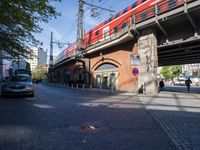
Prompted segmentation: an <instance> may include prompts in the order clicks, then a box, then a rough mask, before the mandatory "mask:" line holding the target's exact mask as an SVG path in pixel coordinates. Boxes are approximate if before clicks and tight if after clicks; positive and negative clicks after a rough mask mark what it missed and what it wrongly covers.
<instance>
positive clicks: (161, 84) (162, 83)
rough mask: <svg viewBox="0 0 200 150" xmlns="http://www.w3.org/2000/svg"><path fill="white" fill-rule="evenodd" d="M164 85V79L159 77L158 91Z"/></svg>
mask: <svg viewBox="0 0 200 150" xmlns="http://www.w3.org/2000/svg"><path fill="white" fill-rule="evenodd" d="M164 86H165V83H164V80H163V79H161V80H160V82H159V88H160V91H162V90H163V88H164Z"/></svg>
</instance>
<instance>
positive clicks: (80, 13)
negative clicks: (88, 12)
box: [76, 0, 115, 56]
mask: <svg viewBox="0 0 200 150" xmlns="http://www.w3.org/2000/svg"><path fill="white" fill-rule="evenodd" d="M84 4H85V5H88V6H90V7H92V8H93V9H94V8H96V9H101V10H106V11H109V12H115V11H113V10H111V9H107V8H103V7H100V6H97V5H93V4H90V3H87V2H85V1H84V0H79V8H78V19H77V50H76V56H79V55H80V51H81V49H82V43H83V31H84V29H83V18H84V10H83V5H84ZM94 13H95V12H94ZM92 16H96V15H94V14H93V15H92Z"/></svg>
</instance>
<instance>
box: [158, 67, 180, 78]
mask: <svg viewBox="0 0 200 150" xmlns="http://www.w3.org/2000/svg"><path fill="white" fill-rule="evenodd" d="M181 71H182V69H181V66H172V67H168V66H164V67H163V68H162V69H161V71H160V74H161V75H162V76H163V77H164V78H166V79H173V78H175V77H178V76H179V75H180V73H181Z"/></svg>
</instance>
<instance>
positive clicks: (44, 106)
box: [33, 104, 55, 109]
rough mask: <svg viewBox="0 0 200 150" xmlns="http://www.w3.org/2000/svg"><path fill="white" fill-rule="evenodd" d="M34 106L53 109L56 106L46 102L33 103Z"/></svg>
mask: <svg viewBox="0 0 200 150" xmlns="http://www.w3.org/2000/svg"><path fill="white" fill-rule="evenodd" d="M33 106H35V107H38V108H44V109H53V108H55V107H53V106H50V105H46V104H33Z"/></svg>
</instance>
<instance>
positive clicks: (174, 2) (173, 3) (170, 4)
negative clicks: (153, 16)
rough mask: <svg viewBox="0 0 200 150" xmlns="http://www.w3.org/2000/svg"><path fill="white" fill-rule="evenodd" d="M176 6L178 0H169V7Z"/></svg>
mask: <svg viewBox="0 0 200 150" xmlns="http://www.w3.org/2000/svg"><path fill="white" fill-rule="evenodd" d="M174 7H176V0H169V9H172V8H174Z"/></svg>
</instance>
